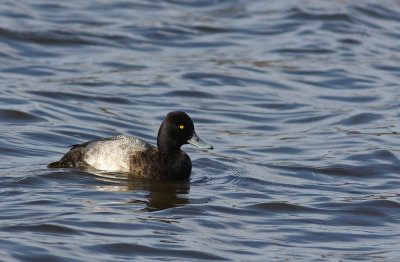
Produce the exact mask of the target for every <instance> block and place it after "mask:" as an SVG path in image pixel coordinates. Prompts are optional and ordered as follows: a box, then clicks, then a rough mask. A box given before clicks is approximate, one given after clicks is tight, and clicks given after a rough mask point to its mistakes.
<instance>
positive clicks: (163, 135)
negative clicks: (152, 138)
mask: <svg viewBox="0 0 400 262" xmlns="http://www.w3.org/2000/svg"><path fill="white" fill-rule="evenodd" d="M165 125H166V124H165V122H164V121H163V122H162V124H161V126H160V129H159V130H158V135H157V148H158V151H159V152H160V153H161V154H167V153H168V154H171V153H179V152H181V147H180V145H178V143H177V141H176V140H175V139H173V138H171V137H168V134H167V131H166V130H167V129H166V127H165Z"/></svg>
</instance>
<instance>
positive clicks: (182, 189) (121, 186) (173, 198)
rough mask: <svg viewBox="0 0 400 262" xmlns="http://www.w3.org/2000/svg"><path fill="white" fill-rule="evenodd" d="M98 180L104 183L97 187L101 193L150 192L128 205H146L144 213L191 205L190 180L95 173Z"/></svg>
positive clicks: (132, 200)
mask: <svg viewBox="0 0 400 262" xmlns="http://www.w3.org/2000/svg"><path fill="white" fill-rule="evenodd" d="M91 173H92V174H94V175H95V178H96V179H97V180H100V181H101V182H104V184H103V185H101V186H95V188H96V189H97V190H100V191H120V192H128V191H132V192H138V191H141V192H143V191H144V192H148V193H146V194H145V195H144V197H145V200H143V195H140V196H139V197H138V198H137V199H131V200H130V201H127V202H126V203H132V204H133V203H135V204H145V205H146V207H145V208H144V209H143V211H148V212H152V211H159V210H164V209H167V208H171V207H176V206H181V205H185V204H187V203H189V199H188V196H187V194H188V193H189V190H190V183H189V180H181V181H158V180H143V179H133V178H130V177H128V175H121V174H113V173H99V172H96V173H93V172H91Z"/></svg>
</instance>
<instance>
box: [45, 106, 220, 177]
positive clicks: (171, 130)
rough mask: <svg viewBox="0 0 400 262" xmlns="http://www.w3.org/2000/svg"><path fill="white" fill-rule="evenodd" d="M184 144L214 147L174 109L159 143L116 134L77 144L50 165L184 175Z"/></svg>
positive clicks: (189, 167) (186, 165) (163, 125)
mask: <svg viewBox="0 0 400 262" xmlns="http://www.w3.org/2000/svg"><path fill="white" fill-rule="evenodd" d="M184 144H192V145H195V146H197V147H199V148H202V149H213V147H212V146H211V145H209V144H207V143H205V142H204V141H202V140H201V139H200V138H199V137H198V136H197V134H196V132H195V130H194V125H193V121H192V119H191V118H190V117H189V116H188V115H187V114H186V113H185V112H181V111H174V112H170V113H168V114H167V116H166V117H165V119H164V121H163V122H162V123H161V126H160V129H159V131H158V136H157V147H155V146H152V145H151V144H149V143H147V142H146V141H144V140H142V139H140V138H136V137H132V136H124V135H120V136H113V137H108V138H104V139H100V140H94V141H89V142H86V143H83V144H79V145H74V146H72V148H71V149H70V150H69V151H68V152H67V153H66V154H65V155H64V156H63V157H62V158H61V159H60V160H59V161H57V162H54V163H51V164H49V165H48V167H50V168H62V167H67V168H71V167H92V168H95V169H98V170H103V171H109V172H129V173H130V174H132V175H135V176H138V177H144V178H166V179H184V178H188V177H189V176H190V172H191V170H192V162H191V161H190V158H189V156H188V155H187V154H186V153H185V152H183V151H182V150H181V146H182V145H184Z"/></svg>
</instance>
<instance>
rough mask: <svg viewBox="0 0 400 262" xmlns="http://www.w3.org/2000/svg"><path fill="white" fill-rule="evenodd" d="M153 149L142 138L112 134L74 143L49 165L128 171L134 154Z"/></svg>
mask: <svg viewBox="0 0 400 262" xmlns="http://www.w3.org/2000/svg"><path fill="white" fill-rule="evenodd" d="M151 150H154V147H153V146H152V145H150V144H149V143H147V142H146V141H144V140H141V139H139V138H136V137H132V136H122V135H121V136H113V137H108V138H104V139H101V140H94V141H90V142H87V143H84V144H79V145H74V146H73V147H72V148H71V150H70V151H68V152H67V153H66V154H65V155H64V156H63V157H62V158H61V160H60V161H58V162H55V163H52V164H50V165H49V166H50V167H85V166H90V167H93V168H96V169H98V170H105V171H109V172H128V171H130V162H131V158H132V156H133V155H134V154H137V153H140V152H144V151H151Z"/></svg>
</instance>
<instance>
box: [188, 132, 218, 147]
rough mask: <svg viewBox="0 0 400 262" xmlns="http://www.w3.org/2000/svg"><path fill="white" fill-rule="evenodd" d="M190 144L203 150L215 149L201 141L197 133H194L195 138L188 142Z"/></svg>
mask: <svg viewBox="0 0 400 262" xmlns="http://www.w3.org/2000/svg"><path fill="white" fill-rule="evenodd" d="M188 143H189V144H191V145H194V146H197V147H198V148H201V149H213V147H212V146H211V145H209V144H207V143H206V142H204V141H203V140H201V139H200V137H199V136H198V135H197V134H196V133H195V132H193V136H192V137H191V138H190V139H189V140H188Z"/></svg>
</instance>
